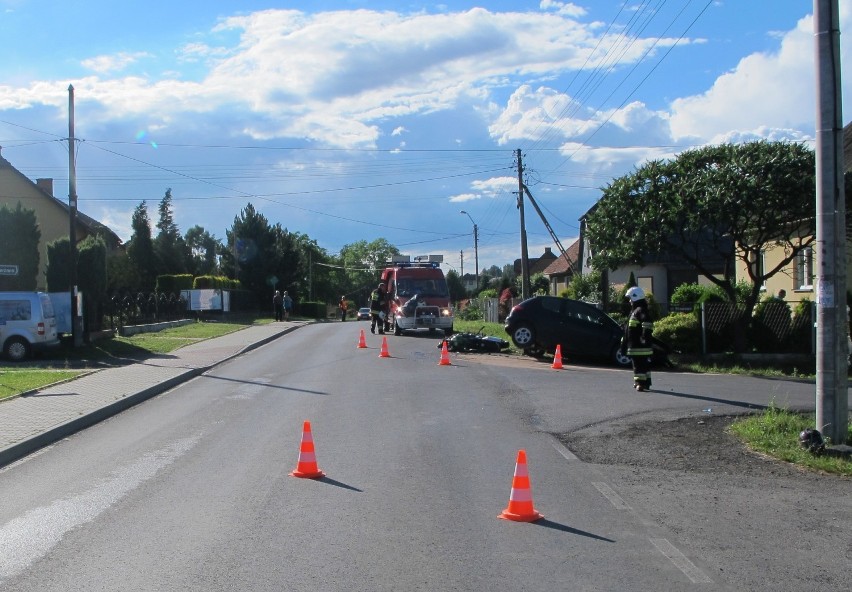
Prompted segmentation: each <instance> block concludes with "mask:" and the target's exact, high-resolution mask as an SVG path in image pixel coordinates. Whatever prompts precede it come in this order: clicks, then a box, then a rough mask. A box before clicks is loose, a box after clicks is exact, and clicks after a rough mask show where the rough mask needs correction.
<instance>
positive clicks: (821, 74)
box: [814, 0, 849, 444]
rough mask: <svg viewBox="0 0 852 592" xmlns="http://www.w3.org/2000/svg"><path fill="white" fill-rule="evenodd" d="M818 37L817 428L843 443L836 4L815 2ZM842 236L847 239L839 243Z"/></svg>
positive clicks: (845, 405) (844, 322)
mask: <svg viewBox="0 0 852 592" xmlns="http://www.w3.org/2000/svg"><path fill="white" fill-rule="evenodd" d="M814 23H815V29H816V31H815V33H816V77H817V119H816V140H817V141H816V162H817V170H816V179H817V197H816V201H817V203H816V210H817V212H816V248H817V253H818V260H819V267H818V273H817V360H816V361H817V378H816V427H817V429H818V430H820V432H822V433H823V435H825V436H827V437H828V438H830V439H831V442H832V444H845V442H846V434H847V429H848V425H849V396H848V393H847V382H848V381H847V362H846V360H847V356H848V352H847V342H846V340H847V335H848V332H849V329H848V318H847V316H846V240H845V239H846V203H845V190H844V183H843V167H842V166H841V164H842V163H843V117H842V113H841V111H842V110H841V96H840V94H841V93H840V89H841V86H840V82H841V81H840V19H839V15H838V1H837V0H814ZM841 238H842V239H843V240H841Z"/></svg>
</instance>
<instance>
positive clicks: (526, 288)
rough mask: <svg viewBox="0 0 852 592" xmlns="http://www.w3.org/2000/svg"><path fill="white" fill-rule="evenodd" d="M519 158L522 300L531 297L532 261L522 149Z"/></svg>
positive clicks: (518, 153) (518, 154)
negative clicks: (528, 242) (528, 245)
mask: <svg viewBox="0 0 852 592" xmlns="http://www.w3.org/2000/svg"><path fill="white" fill-rule="evenodd" d="M517 158H518V210H520V213H521V299H522V300H526V299H527V298H529V297H530V260H529V255H528V253H527V227H526V223H525V222H524V165H523V163H522V162H521V149H520V148H518V149H517Z"/></svg>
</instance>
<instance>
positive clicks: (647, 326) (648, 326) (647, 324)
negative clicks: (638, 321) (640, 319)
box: [642, 321, 654, 331]
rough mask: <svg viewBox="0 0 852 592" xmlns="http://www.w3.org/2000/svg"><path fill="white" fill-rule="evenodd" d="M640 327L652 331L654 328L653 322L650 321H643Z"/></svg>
mask: <svg viewBox="0 0 852 592" xmlns="http://www.w3.org/2000/svg"><path fill="white" fill-rule="evenodd" d="M642 328H643V329H648V330H649V331H653V330H654V323H652V322H650V321H645V322H644V323H642Z"/></svg>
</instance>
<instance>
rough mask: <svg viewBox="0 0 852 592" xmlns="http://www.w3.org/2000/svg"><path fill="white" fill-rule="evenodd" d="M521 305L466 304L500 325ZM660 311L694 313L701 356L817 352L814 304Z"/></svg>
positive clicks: (708, 305)
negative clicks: (797, 310) (800, 308)
mask: <svg viewBox="0 0 852 592" xmlns="http://www.w3.org/2000/svg"><path fill="white" fill-rule="evenodd" d="M520 302H521V299H520V298H513V299H511V300H507V301H505V302H503V303H500V302H499V301H498V299H497V298H479V299H471V300H470V301H469V302H468V303H467V308H471V309H474V310H477V311H478V314H477V315H472V316H477V318H481V319H482V320H483V321H485V322H490V323H502V322H503V320H504V319H505V318H506V315H508V314H509V311H510V310H511V309H512V307H513V306H515V305H516V304H518V303H520ZM593 304H594V303H593ZM598 306H599V307H600V305H598ZM696 307H697V310H696ZM660 310H661V311H671V312H696V314H697V315H698V318H699V321H700V333H701V335H700V339H701V353H723V352H727V351H732V350H734V349H740V350H741V351H756V352H759V353H799V354H813V353H815V352H816V329H815V327H816V306H815V305H814V303H810V306H808V307H807V308H806V309H805V312H803V313H801V314H798V315H795V314H793V313H792V311H791V308H790V305H789V304H788V303H787V302H784V301H781V300H778V301H769V302H765V303H761V304H760V305H758V307H756V308H755V310H754V311H753V314H752V317H751V318H747V317H746V314H745V309H744V308H743V307H742V306H741V305H735V304H730V303H727V302H704V303H701V304H700V305H692V304H688V305H678V306H674V305H671V304H670V303H660ZM626 313H627V311H619V313H611V314H614V315H615V318H616V320H617V321H619V322H621V321H622V320H623V318H622V316H621V315H623V314H626ZM457 314H459V313H457ZM662 314H666V313H665V312H663V313H662ZM479 315H481V317H480V316H479ZM460 316H462V318H463V317H464V314H463V313H461V315H460ZM738 340H741V343H739V344H737V341H738ZM737 345H739V347H737Z"/></svg>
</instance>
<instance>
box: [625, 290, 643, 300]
mask: <svg viewBox="0 0 852 592" xmlns="http://www.w3.org/2000/svg"><path fill="white" fill-rule="evenodd" d="M624 297H625V298H627V299H628V300H629V301H630V302H638V301H639V300H645V291H644V290H643V289H642V288H640V287H639V286H633V287H632V288H630V289H629V290H627V292H625V293H624Z"/></svg>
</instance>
